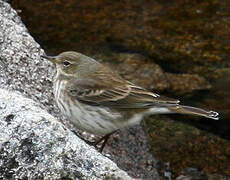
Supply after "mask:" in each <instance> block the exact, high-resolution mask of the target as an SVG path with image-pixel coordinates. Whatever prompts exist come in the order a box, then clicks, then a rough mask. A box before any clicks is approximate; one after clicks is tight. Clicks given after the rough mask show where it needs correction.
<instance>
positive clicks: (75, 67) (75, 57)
mask: <svg viewBox="0 0 230 180" xmlns="http://www.w3.org/2000/svg"><path fill="white" fill-rule="evenodd" d="M41 57H43V58H45V59H47V60H49V61H51V62H53V63H55V64H56V67H57V72H58V73H59V74H61V75H64V76H74V75H75V74H76V73H77V72H78V71H79V69H80V66H81V65H82V64H84V61H85V60H86V59H87V58H88V57H87V56H85V55H83V54H81V53H77V52H74V51H68V52H63V53H61V54H59V55H57V56H46V55H42V56H41Z"/></svg>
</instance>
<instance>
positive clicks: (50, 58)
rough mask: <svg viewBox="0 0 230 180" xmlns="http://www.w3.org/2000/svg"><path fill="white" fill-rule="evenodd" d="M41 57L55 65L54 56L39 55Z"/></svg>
mask: <svg viewBox="0 0 230 180" xmlns="http://www.w3.org/2000/svg"><path fill="white" fill-rule="evenodd" d="M41 57H42V58H45V59H47V60H49V61H51V62H52V63H56V56H46V55H41Z"/></svg>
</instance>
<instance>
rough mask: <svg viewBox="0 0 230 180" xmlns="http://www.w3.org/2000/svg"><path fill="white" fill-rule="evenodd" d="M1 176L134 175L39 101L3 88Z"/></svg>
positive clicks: (0, 101)
mask: <svg viewBox="0 0 230 180" xmlns="http://www.w3.org/2000/svg"><path fill="white" fill-rule="evenodd" d="M0 152H1V153H0V178H1V179H2V178H3V179H24V178H27V179H38V178H40V179H61V178H69V179H106V178H109V179H131V177H129V176H128V175H127V173H125V172H124V171H122V170H120V169H119V168H118V167H117V165H116V164H115V163H113V162H112V161H111V160H109V159H108V158H106V157H104V156H102V155H101V154H100V153H98V152H97V151H96V150H95V149H93V148H90V147H88V145H87V144H85V142H84V141H82V140H80V139H79V138H77V137H76V136H75V135H74V134H73V133H72V132H71V131H70V130H68V129H66V128H65V127H64V126H63V125H62V124H61V123H60V122H58V121H57V119H55V118H54V117H53V116H51V115H50V114H48V113H47V112H46V111H44V110H42V109H41V108H40V107H39V105H38V104H37V103H35V102H34V101H32V100H31V99H28V98H25V97H23V96H22V95H20V94H19V93H13V92H10V91H8V90H3V89H0Z"/></svg>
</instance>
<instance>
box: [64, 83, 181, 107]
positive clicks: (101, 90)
mask: <svg viewBox="0 0 230 180" xmlns="http://www.w3.org/2000/svg"><path fill="white" fill-rule="evenodd" d="M100 83H101V82H100ZM100 83H99V82H96V81H94V82H93V80H91V81H89V80H81V81H79V80H77V81H75V82H74V83H71V84H72V86H70V87H68V88H67V89H68V94H69V95H70V96H72V97H74V98H76V99H78V100H80V101H82V102H85V103H90V104H92V103H93V104H94V105H103V106H109V107H114V108H147V107H149V106H154V105H158V106H159V105H162V106H165V105H170V104H171V105H172V104H174V105H175V104H177V103H179V101H178V100H174V99H171V98H167V97H163V96H160V95H158V94H155V93H152V92H150V91H147V90H145V89H144V88H141V87H139V86H135V85H133V84H131V83H129V82H127V81H123V82H122V83H120V82H119V83H118V82H116V83H115V82H113V83H112V84H110V86H103V85H102V84H100ZM114 85H116V86H114Z"/></svg>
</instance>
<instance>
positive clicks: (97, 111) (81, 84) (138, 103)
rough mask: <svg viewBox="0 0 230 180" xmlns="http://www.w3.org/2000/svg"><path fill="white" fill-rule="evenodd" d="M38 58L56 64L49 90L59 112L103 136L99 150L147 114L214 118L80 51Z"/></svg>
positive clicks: (75, 123)
mask: <svg viewBox="0 0 230 180" xmlns="http://www.w3.org/2000/svg"><path fill="white" fill-rule="evenodd" d="M42 57H43V58H45V59H48V60H50V61H51V62H53V63H55V64H56V68H57V74H56V77H55V79H54V88H53V89H54V96H55V100H56V103H57V105H58V107H59V109H60V111H61V112H62V113H63V114H64V115H65V116H67V117H68V118H69V120H71V122H72V123H73V124H74V125H75V126H76V127H77V128H79V129H81V130H84V131H87V132H89V133H92V134H96V135H101V136H103V137H102V138H101V139H100V140H104V142H103V144H102V146H101V151H102V150H103V148H104V146H105V143H106V141H107V140H108V137H109V135H111V134H112V133H113V132H115V131H117V130H119V129H122V128H126V127H129V126H133V125H136V124H139V123H140V122H141V120H142V119H143V117H144V116H147V115H151V114H168V113H180V114H191V115H198V116H204V117H206V118H211V119H214V120H218V113H217V112H214V111H206V110H203V109H200V108H195V107H191V106H184V105H180V104H179V102H180V101H179V100H175V99H171V98H168V97H165V96H161V95H159V94H156V93H154V92H151V91H148V90H146V89H145V88H142V87H140V86H138V85H135V84H133V83H131V82H129V81H127V80H125V79H123V78H122V77H121V76H119V74H118V73H116V72H114V71H112V70H111V69H110V68H109V67H107V66H105V65H103V64H101V63H99V62H98V61H96V60H94V59H92V58H90V57H87V56H85V55H83V54H81V53H77V52H73V51H69V52H63V53H61V54H59V55H58V56H53V57H52V56H42ZM100 140H99V141H98V142H100Z"/></svg>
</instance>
